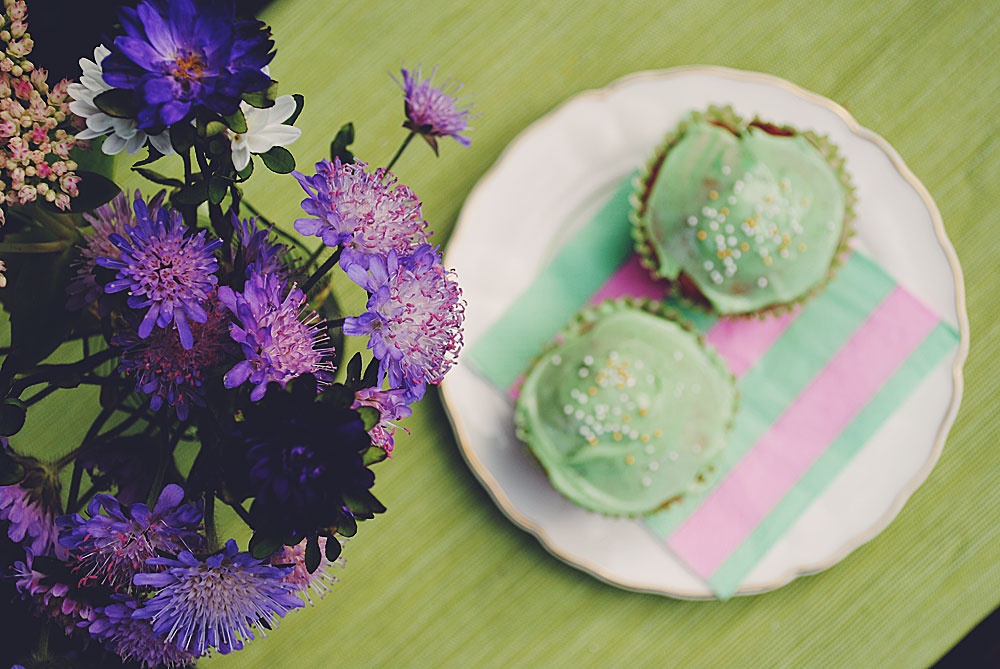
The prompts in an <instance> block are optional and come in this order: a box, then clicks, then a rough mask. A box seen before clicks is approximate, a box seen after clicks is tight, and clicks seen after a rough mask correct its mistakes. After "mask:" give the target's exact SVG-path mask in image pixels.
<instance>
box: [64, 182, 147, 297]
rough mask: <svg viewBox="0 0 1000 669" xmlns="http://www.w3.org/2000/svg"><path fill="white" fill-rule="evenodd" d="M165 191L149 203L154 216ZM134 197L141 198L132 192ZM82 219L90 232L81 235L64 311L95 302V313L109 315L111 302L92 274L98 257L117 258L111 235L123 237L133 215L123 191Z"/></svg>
mask: <svg viewBox="0 0 1000 669" xmlns="http://www.w3.org/2000/svg"><path fill="white" fill-rule="evenodd" d="M166 193H167V192H166V191H160V192H159V193H157V194H156V195H155V196H154V197H153V199H152V200H150V201H149V212H150V215H151V216H155V214H156V211H157V210H159V208H160V207H161V206H162V203H163V198H164V196H166ZM136 197H142V196H141V194H140V193H139V191H138V190H137V191H136ZM83 218H84V220H86V221H87V222H88V223H90V227H91V231H90V233H84V243H83V244H81V245H80V256H81V261H80V263H79V264H78V265H77V267H76V276H74V277H73V279H72V280H71V281H70V282H69V285H68V286H67V287H66V292H67V294H68V295H69V299H68V300H67V301H66V308H67V309H70V310H77V309H83V308H84V307H86V306H87V305H89V304H92V303H93V302H97V303H98V311H99V312H100V314H101V315H102V316H106V315H108V314H109V313H111V299H110V298H104V295H105V293H104V287H103V286H101V285H100V284H99V283H97V278H96V275H95V271H96V269H97V259H98V258H102V257H103V258H120V257H121V249H120V248H118V247H117V246H115V245H114V243H113V242H112V241H111V235H113V234H117V235H121V236H123V237H124V236H125V235H127V234H128V231H127V227H128V226H131V225H134V224H135V216H134V215H133V214H132V207H131V205H130V204H129V196H128V193H127V192H126V191H122V192H121V193H118V195H116V196H115V197H114V199H112V200H111V202H108V203H107V204H105V205H101V206H100V207H98V208H97V209H95V210H94V212H93V213H92V214H84V215H83Z"/></svg>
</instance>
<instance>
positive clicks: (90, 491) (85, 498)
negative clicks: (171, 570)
mask: <svg viewBox="0 0 1000 669" xmlns="http://www.w3.org/2000/svg"><path fill="white" fill-rule="evenodd" d="M96 494H97V486H96V485H92V486H90V487H89V488H87V492H85V493H83V494H82V495H80V499H78V500H76V503H75V504H73V506H70V505H69V504H67V505H66V513H76V512H77V511H79V510H80V509H82V508H83V505H84V504H86V503H87V502H89V501H90V498H91V497H93V496H94V495H96Z"/></svg>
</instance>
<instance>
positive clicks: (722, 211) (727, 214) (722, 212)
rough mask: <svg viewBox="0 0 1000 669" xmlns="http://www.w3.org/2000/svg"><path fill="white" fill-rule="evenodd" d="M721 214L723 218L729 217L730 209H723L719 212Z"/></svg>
mask: <svg viewBox="0 0 1000 669" xmlns="http://www.w3.org/2000/svg"><path fill="white" fill-rule="evenodd" d="M719 213H720V214H722V215H723V216H729V207H723V208H722V209H720V210H719Z"/></svg>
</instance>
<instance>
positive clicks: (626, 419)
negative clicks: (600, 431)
mask: <svg viewBox="0 0 1000 669" xmlns="http://www.w3.org/2000/svg"><path fill="white" fill-rule="evenodd" d="M622 420H623V421H625V422H626V423H631V422H632V416H631V415H629V414H625V415H624V416H622Z"/></svg>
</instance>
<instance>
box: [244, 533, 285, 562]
mask: <svg viewBox="0 0 1000 669" xmlns="http://www.w3.org/2000/svg"><path fill="white" fill-rule="evenodd" d="M281 546H282V542H281V539H278V538H277V537H271V536H266V535H264V534H263V533H261V532H254V534H253V536H252V537H251V538H250V545H249V549H250V555H252V556H254V557H255V558H257V559H258V560H264V559H266V558H269V557H271V556H272V555H274V553H275V552H276V551H277V550H278V549H279V548H281Z"/></svg>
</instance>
